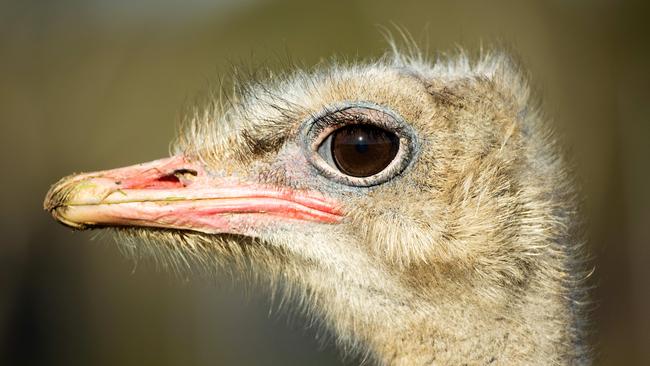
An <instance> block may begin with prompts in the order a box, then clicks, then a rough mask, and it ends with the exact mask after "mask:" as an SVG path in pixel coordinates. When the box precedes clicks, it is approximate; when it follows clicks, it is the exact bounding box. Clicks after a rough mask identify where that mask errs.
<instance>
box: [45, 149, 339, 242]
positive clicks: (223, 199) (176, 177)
mask: <svg viewBox="0 0 650 366" xmlns="http://www.w3.org/2000/svg"><path fill="white" fill-rule="evenodd" d="M44 207H45V209H46V210H47V211H49V212H51V213H52V216H54V218H55V219H56V220H58V221H60V222H61V223H63V224H65V225H67V226H70V227H73V228H75V229H85V228H89V227H97V226H146V227H157V228H169V229H182V230H193V231H199V232H204V233H235V234H249V233H250V232H258V231H259V229H261V228H263V227H266V226H272V225H274V224H276V223H277V221H286V220H288V221H295V220H300V221H313V222H319V223H335V222H338V221H339V220H340V219H341V218H342V213H341V211H340V209H339V205H338V204H337V203H336V202H335V201H334V200H332V199H329V198H327V197H325V196H323V195H322V194H320V193H318V192H312V191H296V190H292V189H289V188H282V187H274V186H268V185H260V184H254V183H251V182H246V181H242V180H238V179H236V178H233V177H216V176H213V175H210V174H209V173H208V172H206V170H205V169H203V168H202V165H201V164H198V163H196V162H193V161H190V160H189V159H187V158H185V157H183V156H176V157H172V158H168V159H161V160H156V161H152V162H149V163H144V164H138V165H134V166H130V167H126V168H119V169H114V170H107V171H102V172H96V173H88V174H79V175H74V176H70V177H66V178H63V179H62V180H61V181H59V182H58V183H56V184H55V185H53V186H52V188H51V189H50V191H49V192H48V194H47V196H46V198H45V202H44Z"/></svg>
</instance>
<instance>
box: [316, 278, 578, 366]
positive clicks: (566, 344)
mask: <svg viewBox="0 0 650 366" xmlns="http://www.w3.org/2000/svg"><path fill="white" fill-rule="evenodd" d="M548 286H549V284H548V283H547V284H545V287H544V289H543V288H542V287H541V286H533V287H531V288H528V289H527V291H525V292H522V293H524V294H525V295H522V296H521V297H517V298H512V297H508V296H502V295H501V294H500V293H499V291H495V293H494V296H493V297H492V298H485V296H482V295H467V294H460V293H456V295H454V296H449V295H448V294H446V295H442V292H440V294H441V295H440V296H439V297H438V298H437V299H436V298H435V295H434V294H433V293H432V295H433V296H429V297H428V300H427V299H425V298H422V297H419V296H415V297H414V296H411V297H410V298H407V297H409V296H406V297H405V296H402V295H397V296H394V297H392V298H386V297H384V298H381V299H380V298H378V296H377V294H376V293H374V294H368V293H366V294H365V296H364V295H359V294H358V292H359V290H358V288H357V290H353V289H347V290H344V291H342V290H341V288H340V287H339V288H338V290H337V291H336V292H337V293H339V294H340V295H339V296H338V297H340V299H339V300H340V301H338V304H337V303H336V302H337V300H336V299H335V298H332V299H330V301H331V302H330V303H329V304H327V309H328V310H327V314H325V316H326V317H327V318H328V320H329V321H328V322H329V323H333V328H334V332H335V333H337V334H338V336H339V337H340V339H341V340H343V343H347V344H352V345H353V347H357V348H358V350H359V351H361V353H362V354H363V353H367V355H368V356H369V357H371V358H374V359H375V360H376V361H378V364H382V365H462V364H468V365H474V364H476V365H488V364H496V365H522V364H529V365H535V364H586V363H588V362H586V361H585V357H584V352H583V350H581V349H580V347H578V334H577V331H576V330H575V327H574V326H573V325H575V324H576V319H575V318H574V317H575V316H576V315H575V314H574V312H573V311H572V309H571V307H570V302H569V301H568V300H566V299H565V297H563V296H560V295H555V294H559V293H561V292H562V291H561V287H562V285H561V284H560V283H557V284H555V286H557V289H555V290H554V289H552V288H548ZM350 291H356V292H357V294H356V295H355V296H354V297H352V298H355V299H365V301H358V302H356V303H350V302H349V301H345V300H344V299H345V298H348V299H349V298H350V297H348V296H349V292H350ZM488 292H489V291H488ZM551 294H553V295H551ZM321 305H322V304H321Z"/></svg>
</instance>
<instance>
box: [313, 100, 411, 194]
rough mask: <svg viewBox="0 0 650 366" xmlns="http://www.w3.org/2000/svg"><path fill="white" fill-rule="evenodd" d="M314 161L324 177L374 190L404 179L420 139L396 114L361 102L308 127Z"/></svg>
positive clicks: (318, 117) (327, 114)
mask: <svg viewBox="0 0 650 366" xmlns="http://www.w3.org/2000/svg"><path fill="white" fill-rule="evenodd" d="M303 131H304V134H303V136H304V140H303V141H304V142H305V145H304V147H305V150H306V154H307V157H308V160H309V161H310V162H311V164H312V165H313V166H314V167H315V168H316V169H317V170H318V171H319V172H320V174H321V175H323V176H325V177H326V178H329V179H331V180H333V181H336V182H338V183H343V184H345V185H349V186H356V187H370V186H375V185H378V184H381V183H384V182H387V181H389V180H391V179H393V178H395V177H396V176H398V175H399V174H400V173H401V172H402V171H403V170H404V169H405V168H406V167H407V166H408V165H409V163H410V162H411V161H412V160H413V155H414V152H415V147H416V136H415V133H414V132H413V130H412V128H411V126H409V125H408V124H407V123H406V122H404V120H403V119H402V118H401V117H400V116H399V115H398V114H396V113H395V112H393V111H391V110H389V109H387V108H384V107H382V106H378V105H372V104H369V103H362V102H359V103H358V104H353V105H344V106H341V107H339V108H337V109H328V110H325V111H323V112H322V113H321V114H319V115H316V116H315V117H313V118H312V119H310V120H308V121H306V122H305V125H304V127H303Z"/></svg>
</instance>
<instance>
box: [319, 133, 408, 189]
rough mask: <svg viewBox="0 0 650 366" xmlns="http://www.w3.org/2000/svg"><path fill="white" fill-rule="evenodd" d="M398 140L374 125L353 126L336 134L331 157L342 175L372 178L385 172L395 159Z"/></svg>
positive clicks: (393, 135) (333, 139)
mask: <svg viewBox="0 0 650 366" xmlns="http://www.w3.org/2000/svg"><path fill="white" fill-rule="evenodd" d="M398 149H399V139H398V138H397V136H395V134H393V133H391V132H388V131H386V130H383V129H381V128H379V127H376V126H372V125H350V126H346V127H342V128H339V129H338V130H336V131H334V134H333V136H332V157H333V158H334V162H335V163H336V166H337V167H338V168H339V170H341V172H342V173H344V174H347V175H349V176H352V177H369V176H371V175H375V174H377V173H379V172H381V171H382V170H384V169H385V168H386V167H387V166H388V164H390V162H391V161H393V159H394V158H395V155H397V151H398Z"/></svg>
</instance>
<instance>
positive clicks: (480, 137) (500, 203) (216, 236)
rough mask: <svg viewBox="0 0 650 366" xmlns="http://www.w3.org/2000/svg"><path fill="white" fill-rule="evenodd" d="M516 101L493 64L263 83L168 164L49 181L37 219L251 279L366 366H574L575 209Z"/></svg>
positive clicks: (583, 350)
mask: <svg viewBox="0 0 650 366" xmlns="http://www.w3.org/2000/svg"><path fill="white" fill-rule="evenodd" d="M529 94H530V93H529V87H528V86H527V82H526V79H525V78H524V76H523V75H522V72H521V71H520V69H519V67H518V66H517V65H516V63H515V62H513V61H512V59H511V58H510V57H508V56H507V55H505V54H503V53H500V52H491V53H488V54H485V55H482V56H481V57H479V58H477V59H476V60H470V59H469V58H468V57H466V56H464V55H457V56H450V57H446V58H439V59H437V60H435V61H431V60H428V59H426V58H425V57H423V56H422V55H421V54H419V53H413V54H407V55H405V54H400V53H391V54H388V55H387V56H384V57H382V58H380V59H378V60H376V61H373V62H369V63H365V64H354V63H352V64H340V63H339V64H333V65H327V66H319V67H317V68H315V69H314V70H309V71H304V70H298V71H295V72H293V73H292V74H288V75H282V76H277V75H275V76H274V75H271V76H269V77H268V78H266V79H265V80H263V81H255V82H249V83H247V84H245V85H243V86H240V87H239V88H238V89H237V90H236V93H235V95H234V96H233V97H232V98H231V99H230V100H229V102H228V103H227V104H226V105H225V106H223V103H222V104H220V103H219V102H218V101H215V102H214V103H213V106H212V107H210V108H206V110H205V111H202V112H196V113H195V114H194V115H193V116H191V117H190V118H188V121H187V123H186V124H185V128H184V130H183V132H182V133H181V134H180V136H179V138H178V139H177V141H176V143H175V145H174V146H175V148H174V151H173V153H172V154H171V155H172V156H171V157H169V158H165V159H161V160H156V161H152V162H148V163H144V164H138V165H134V166H130V167H125V168H119V169H114V170H107V171H102V172H95V173H88V174H77V175H73V176H69V177H66V178H63V179H62V180H60V181H59V182H58V183H56V184H55V185H53V186H52V188H51V189H50V191H49V192H48V194H47V197H46V199H45V202H44V207H45V209H46V210H47V211H49V212H50V213H51V214H52V215H53V216H54V218H55V219H56V220H58V221H60V222H61V223H63V224H64V225H67V226H69V227H72V228H74V229H89V228H103V227H113V228H117V229H116V231H117V232H118V233H119V234H120V235H122V237H121V238H120V240H119V241H120V242H122V243H124V245H125V247H126V248H127V249H128V250H130V251H134V255H138V253H137V251H139V250H143V251H150V250H154V251H156V252H158V255H161V256H165V258H166V259H167V260H169V261H170V263H173V264H177V263H179V262H182V263H192V265H208V266H211V265H215V264H217V265H219V266H221V265H224V264H225V263H228V265H232V266H236V267H237V269H238V270H242V271H244V270H247V269H248V270H252V271H254V273H255V274H256V275H259V276H260V277H263V278H265V279H267V280H268V283H269V285H270V286H271V288H278V287H280V288H282V289H283V293H284V296H292V297H295V298H297V299H298V301H296V304H299V305H297V306H301V309H302V308H304V311H306V312H308V314H310V315H311V316H313V317H314V318H316V319H318V320H319V321H320V323H321V324H322V325H323V327H324V329H325V330H326V331H328V332H330V333H331V334H333V335H334V337H335V340H336V343H337V345H339V346H340V347H341V348H343V350H344V351H345V352H355V353H357V354H360V355H361V357H364V359H368V360H372V361H373V362H374V363H377V364H381V365H461V364H465V365H467V364H472V365H479V364H481V365H483V364H501V365H524V364H525V365H533V364H535V365H539V364H544V365H557V364H588V363H589V349H588V346H587V344H586V341H585V315H584V301H585V297H586V294H585V293H586V290H585V285H584V282H583V280H584V278H585V277H586V276H585V272H584V270H583V267H584V266H583V262H584V260H583V257H584V255H583V253H582V249H581V245H580V244H581V243H580V240H579V238H578V237H577V236H578V235H577V234H576V228H575V226H576V225H575V221H576V214H575V212H576V204H575V194H574V189H573V185H572V183H571V179H570V175H569V174H568V172H567V168H566V164H565V163H564V161H563V158H562V156H561V154H560V152H559V148H558V147H557V146H556V145H557V144H556V143H555V140H554V139H553V137H552V134H551V133H550V128H549V126H548V125H547V124H546V122H545V120H544V118H543V115H542V114H541V113H540V112H539V111H538V110H537V109H536V108H535V105H534V103H533V102H531V98H530V96H529ZM134 238H136V239H138V241H134V240H133V239H134ZM189 259H192V261H189ZM278 284H282V286H278Z"/></svg>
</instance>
